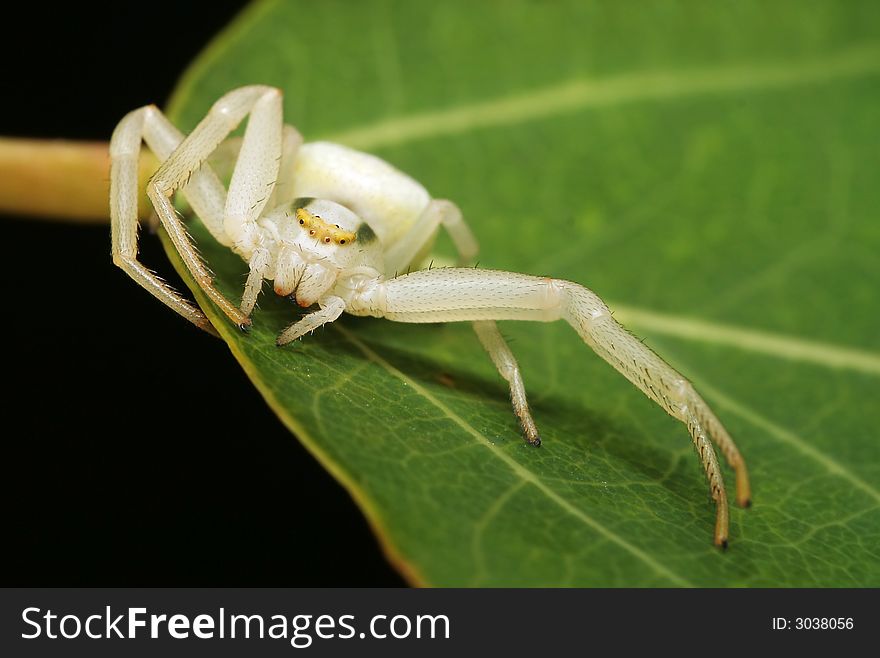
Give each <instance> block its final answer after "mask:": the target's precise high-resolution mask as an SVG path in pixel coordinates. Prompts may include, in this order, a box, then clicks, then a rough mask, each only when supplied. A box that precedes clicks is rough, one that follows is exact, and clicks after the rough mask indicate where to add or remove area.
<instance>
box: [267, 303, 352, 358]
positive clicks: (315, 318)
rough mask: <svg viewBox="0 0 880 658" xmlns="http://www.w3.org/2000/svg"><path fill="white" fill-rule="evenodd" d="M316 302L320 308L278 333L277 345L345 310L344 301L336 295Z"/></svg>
mask: <svg viewBox="0 0 880 658" xmlns="http://www.w3.org/2000/svg"><path fill="white" fill-rule="evenodd" d="M318 304H319V305H320V307H321V308H320V309H318V310H317V311H313V312H312V313H309V314H308V315H305V316H303V317H302V318H300V319H299V320H298V321H296V322H294V323H293V324H292V325H290V326H289V327H287V329H285V330H284V331H282V332H281V333H280V334H279V335H278V338H277V339H276V340H275V344H276V345H278V347H281V346H282V345H286V344H287V343H289V342H291V341H293V340H296V339H297V338H300V337H301V336H304V335H306V334H307V333H309V332H310V331H314V330H315V329H317V328H318V327H321V326H323V325H325V324H327V323H328V322H333V321H334V320H336V319H337V318H338V317H339V316H340V315H342V312H343V311H344V310H345V301H343V299H342V298H341V297H336V296H334V295H330V296H328V297H325V298H324V299H321V300H319V301H318Z"/></svg>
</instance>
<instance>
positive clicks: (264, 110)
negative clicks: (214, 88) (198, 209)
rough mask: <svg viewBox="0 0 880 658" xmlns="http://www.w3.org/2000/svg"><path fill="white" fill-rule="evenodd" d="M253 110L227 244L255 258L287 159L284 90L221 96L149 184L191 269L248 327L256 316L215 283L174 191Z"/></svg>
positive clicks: (228, 211) (228, 213)
mask: <svg viewBox="0 0 880 658" xmlns="http://www.w3.org/2000/svg"><path fill="white" fill-rule="evenodd" d="M248 114H250V121H248V126H247V129H246V130H245V135H244V139H243V140H242V145H241V150H240V152H239V156H238V160H237V161H236V164H235V170H234V171H233V173H232V180H231V182H230V184H229V190H228V192H227V195H226V204H225V208H224V213H223V230H224V233H225V238H226V240H225V242H224V244H226V245H228V246H231V247H232V249H233V250H235V251H236V252H237V253H240V254H242V255H245V254H246V259H247V260H251V259H252V256H253V254H252V253H251V252H252V251H253V244H252V238H253V233H254V229H255V223H256V220H257V218H258V217H259V216H260V214H261V213H262V211H263V209H264V207H265V206H266V202H267V201H268V200H269V197H270V196H271V194H272V191H273V188H274V186H275V181H276V179H277V177H278V169H279V165H280V159H281V144H282V138H281V126H282V119H281V92H280V91H279V90H278V89H275V88H273V87H265V86H261V85H253V86H248V87H241V88H239V89H235V90H233V91H231V92H229V93H227V94H226V95H224V96H223V97H221V98H220V99H219V100H218V101H217V102H215V103H214V105H213V106H212V107H211V109H210V111H209V112H208V114H207V115H206V116H205V118H204V119H202V121H201V122H200V123H199V124H198V125H197V126H196V128H195V129H194V130H193V131H192V132H191V133H190V134H189V135H188V136H187V137H186V138H185V139H184V140H183V141H182V142H181V143H180V145H179V146H178V147H177V148H176V149H175V150H174V152H173V153H172V154H171V156H170V157H168V159H166V160H165V161H164V162H163V163H162V165H161V166H160V167H159V170H158V171H157V172H156V173H155V174H154V176H153V178H152V179H151V180H150V182H149V184H148V185H147V195H148V196H149V197H150V200H151V201H152V202H153V207H154V208H155V209H156V212H157V213H158V215H159V218H160V220H161V221H162V224H163V226H164V227H165V230H166V231H167V232H168V235H169V236H170V237H171V240H172V242H173V243H174V246H175V248H176V249H177V251H178V252H179V253H180V255H181V258H182V259H183V262H184V264H185V265H186V267H187V269H189V271H190V272H191V273H192V275H193V278H194V279H195V280H196V282H197V283H198V284H199V286H200V287H201V288H202V290H203V291H204V292H205V294H206V295H208V297H209V298H210V299H211V301H213V302H214V303H215V304H216V305H217V306H218V307H219V308H220V309H221V310H222V311H223V312H224V313H225V314H226V315H227V317H229V319H230V320H232V321H233V322H234V323H235V324H237V325H238V326H239V327H241V328H242V329H244V328H246V327H247V326H249V325H250V323H251V321H250V318H249V317H248V315H247V314H246V313H243V312H242V311H241V310H240V309H239V308H238V307H236V306H235V305H234V304H232V302H230V301H229V300H228V299H226V297H225V296H224V295H223V294H222V293H221V292H220V291H219V290H217V288H216V287H214V284H213V277H212V276H211V274H210V272H209V271H208V269H207V268H206V267H205V265H204V263H202V261H201V259H200V257H199V255H198V253H197V251H196V249H195V247H194V246H193V244H192V242H191V240H190V238H189V236H188V235H187V234H186V230H185V229H184V226H183V223H182V222H181V221H180V219H179V218H178V217H177V215H176V213H175V211H174V207H173V206H172V204H171V196H172V195H173V194H174V192H175V191H176V190H177V189H179V188H181V187H182V186H184V185H185V184H186V182H187V180H188V179H190V177H191V176H192V175H193V173H194V172H196V171H197V170H198V169H199V168H200V167H201V166H202V165H203V164H204V163H205V160H206V159H207V158H208V157H209V156H210V155H211V153H212V152H213V151H214V150H215V149H216V148H217V146H218V145H219V144H220V143H221V142H222V141H223V140H224V139H226V137H227V136H228V135H229V133H230V132H231V131H232V130H234V129H235V128H236V127H237V126H238V124H239V123H241V121H242V120H243V119H244V117H245V116H247V115H248Z"/></svg>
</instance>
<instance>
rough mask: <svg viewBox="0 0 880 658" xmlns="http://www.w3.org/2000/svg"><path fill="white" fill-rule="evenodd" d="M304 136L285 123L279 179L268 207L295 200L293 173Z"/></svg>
mask: <svg viewBox="0 0 880 658" xmlns="http://www.w3.org/2000/svg"><path fill="white" fill-rule="evenodd" d="M302 143H303V138H302V135H300V133H299V131H298V130H297V129H296V128H294V127H293V126H291V125H290V124H284V127H283V128H282V132H281V164H280V165H279V167H278V181H277V182H276V183H275V189H274V190H273V191H272V197H271V198H270V199H269V203H268V206H267V207H268V208H276V207H278V206H281V205H285V204H288V203H290V202H291V201H293V198H294V197H293V194H294V184H293V183H294V181H293V178H294V176H293V174H294V170H295V168H296V155H297V152H298V151H299V147H300V146H302Z"/></svg>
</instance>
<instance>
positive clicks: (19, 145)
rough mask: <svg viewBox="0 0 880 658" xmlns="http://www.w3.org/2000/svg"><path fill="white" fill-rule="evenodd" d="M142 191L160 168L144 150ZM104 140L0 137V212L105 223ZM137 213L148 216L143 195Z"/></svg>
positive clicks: (106, 163) (106, 161) (107, 164)
mask: <svg viewBox="0 0 880 658" xmlns="http://www.w3.org/2000/svg"><path fill="white" fill-rule="evenodd" d="M144 156H145V157H142V158H141V163H140V181H141V190H143V189H144V187H145V186H146V182H147V180H148V179H149V177H150V176H151V175H152V173H153V172H154V171H155V170H156V168H157V167H158V164H157V162H156V160H155V158H153V157H152V156H151V155H148V154H147V153H146V152H145V153H144ZM109 171H110V162H109V143H108V142H74V141H68V140H61V139H58V140H43V139H15V138H8V137H0V214H9V215H27V216H30V217H34V218H39V219H47V220H61V221H69V222H74V223H98V224H104V223H109V221H110V214H109V207H108V196H109V194H110V176H109ZM141 197H142V198H141V201H140V203H139V214H140V216H141V217H145V216H146V214H145V213H146V212H147V210H146V209H147V207H148V205H147V202H146V196H145V195H143V194H142V195H141Z"/></svg>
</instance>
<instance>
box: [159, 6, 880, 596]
mask: <svg viewBox="0 0 880 658" xmlns="http://www.w3.org/2000/svg"><path fill="white" fill-rule="evenodd" d="M878 32H880V6H878V5H877V4H876V3H871V2H863V3H858V2H852V3H835V2H813V3H810V5H809V9H808V10H805V9H804V7H803V5H802V3H800V2H777V3H774V4H773V5H772V7H767V5H766V4H765V3H761V2H738V3H712V4H709V5H707V4H705V3H699V2H685V3H677V4H674V5H669V4H668V3H639V5H629V4H627V3H595V2H581V1H572V2H559V3H552V4H545V3H535V2H528V1H525V0H522V1H517V2H505V3H493V2H485V3H473V2H466V1H456V2H444V3H432V4H430V5H429V4H423V3H411V2H403V1H400V2H382V1H378V0H376V1H369V2H360V3H347V2H333V1H324V2H320V3H315V2H262V3H258V4H257V5H255V6H254V7H252V8H251V9H249V10H248V11H247V12H246V13H245V14H244V15H243V16H242V17H241V18H240V19H239V20H238V21H237V22H236V23H235V24H233V25H232V26H231V27H230V28H229V29H228V30H227V31H226V32H225V33H224V34H223V35H221V37H219V38H218V39H217V40H216V41H215V42H214V44H213V45H212V46H211V47H210V48H209V49H208V50H207V51H206V52H205V53H204V54H203V56H202V57H201V58H200V59H199V60H197V61H196V63H195V64H194V65H193V66H192V68H191V69H190V70H189V71H188V73H187V74H186V76H185V77H184V79H183V80H182V82H181V85H180V87H179V88H178V91H177V94H176V96H175V98H174V100H173V102H172V108H171V113H172V115H173V116H174V118H175V120H176V121H178V122H179V125H181V127H183V128H184V129H187V130H189V129H191V128H192V127H193V126H194V125H195V123H196V122H197V121H198V120H199V119H200V118H201V117H202V116H203V115H204V113H205V112H206V110H207V109H208V108H209V107H210V105H211V103H212V102H213V101H214V100H216V98H218V97H219V96H220V95H222V94H223V93H224V92H226V91H228V90H229V89H231V88H233V87H236V86H239V85H242V84H249V83H257V82H259V83H265V84H271V85H276V86H278V87H280V88H282V89H283V90H284V91H285V115H286V119H287V121H289V122H290V123H293V124H295V125H296V126H297V127H298V128H299V129H300V131H301V132H302V133H303V134H304V135H305V136H306V139H309V140H314V139H319V138H321V139H323V138H327V139H333V140H335V141H339V142H342V143H345V144H348V145H351V146H354V147H357V148H361V149H364V150H368V151H370V152H374V153H376V154H378V155H380V156H382V157H384V158H386V159H388V160H389V161H390V162H392V163H393V164H394V165H396V166H397V167H399V168H400V169H402V170H404V171H406V172H408V173H410V174H411V175H413V176H414V177H415V178H417V179H418V180H420V181H421V182H423V183H424V184H425V185H426V187H428V189H429V190H430V191H431V192H432V194H434V195H435V196H437V197H447V198H451V199H454V200H455V201H456V202H457V203H458V204H459V205H460V206H461V207H462V209H463V211H464V213H465V216H466V217H467V218H468V219H469V221H470V223H471V225H472V226H473V228H474V231H475V232H476V234H477V237H478V238H479V239H480V241H481V245H482V252H481V265H483V266H485V267H491V268H493V269H508V270H513V271H519V272H526V273H530V274H538V275H552V276H556V277H560V278H566V279H571V280H574V281H578V282H580V283H583V284H585V285H587V286H589V287H591V288H592V289H594V290H595V291H596V292H598V293H599V294H600V295H602V296H603V297H604V298H605V299H606V300H608V301H609V303H610V304H611V306H612V308H613V309H615V311H616V317H617V318H618V319H619V320H621V321H622V322H624V323H625V324H627V325H628V326H629V327H630V328H631V329H633V330H634V331H636V332H637V333H638V334H639V335H641V336H643V337H645V338H646V340H647V342H648V344H649V345H650V346H651V347H652V348H654V349H655V350H656V351H657V352H658V353H660V354H661V356H663V357H664V358H666V359H667V360H668V361H669V362H670V363H671V364H672V365H673V366H675V367H677V368H678V369H680V370H681V371H682V372H683V373H684V374H685V375H686V376H688V377H689V378H690V379H692V380H693V381H694V383H695V385H696V386H697V388H698V390H699V391H700V392H701V393H703V395H704V397H705V398H706V399H707V401H708V402H709V403H710V404H711V405H712V406H713V408H714V409H715V410H716V412H717V413H718V415H719V416H720V417H721V419H722V421H723V422H724V423H725V424H726V425H727V427H728V429H729V430H730V432H731V434H732V435H733V436H734V438H735V439H736V440H737V442H738V444H739V446H740V448H741V450H742V452H743V454H744V455H745V457H746V459H747V461H748V464H749V467H750V471H751V475H752V479H753V488H754V494H755V497H754V506H753V508H752V509H750V510H748V511H743V510H739V509H731V514H732V519H731V549H730V550H729V551H727V552H726V553H722V552H719V551H717V550H715V549H714V548H713V547H712V545H711V536H712V526H713V522H714V512H713V507H712V504H711V501H710V500H709V498H708V493H707V488H706V485H705V482H704V478H703V475H702V473H701V469H700V467H699V464H698V461H697V459H696V458H695V455H694V453H693V449H692V448H691V444H690V441H689V438H688V435H687V432H686V430H685V429H684V427H683V426H682V425H681V424H679V423H678V422H676V421H674V420H673V419H671V418H669V417H668V416H666V415H665V414H664V412H663V411H662V410H660V409H659V408H658V407H656V406H654V405H653V403H651V402H650V401H649V400H647V399H646V398H645V397H644V396H642V394H641V393H639V392H638V391H637V390H636V389H635V388H633V387H632V386H630V385H629V384H628V382H626V381H625V380H624V379H623V378H621V377H620V376H619V375H618V374H617V373H616V372H614V371H613V370H612V369H611V368H609V367H608V366H607V365H606V364H605V363H604V362H603V361H601V360H600V359H599V358H598V357H596V356H595V355H594V354H592V353H591V352H590V350H589V349H588V348H587V347H585V346H584V345H583V343H581V342H580V340H579V339H578V337H577V336H576V334H575V333H574V332H573V331H572V330H571V329H570V328H569V327H568V326H567V325H564V324H562V323H555V324H538V323H503V324H502V332H503V333H504V334H505V335H506V336H508V337H509V338H510V340H511V342H512V347H513V350H514V352H515V353H516V356H517V357H518V359H519V362H520V365H521V367H522V370H523V373H524V378H525V382H526V386H527V389H528V390H529V392H530V400H531V403H532V407H533V412H534V415H535V418H536V421H537V422H538V424H539V428H540V430H541V433H542V436H543V439H544V445H543V447H541V448H540V449H533V448H530V447H529V446H527V445H525V444H524V442H523V441H522V439H521V438H520V436H519V433H518V428H517V423H516V420H515V418H514V416H513V414H512V412H511V409H510V404H509V401H508V396H507V391H506V385H505V383H504V382H503V380H501V379H500V378H499V377H498V375H497V373H496V372H495V371H494V368H493V366H492V364H491V362H490V361H489V359H488V357H486V356H485V354H483V352H482V350H481V348H480V345H479V343H478V342H477V340H476V337H475V336H474V335H473V333H472V331H471V330H470V328H469V326H467V325H465V324H462V325H457V324H447V325H403V324H395V323H391V322H387V321H384V320H376V319H360V318H353V317H350V316H345V317H344V318H343V319H341V320H340V321H338V322H337V323H335V324H334V325H333V326H332V327H328V328H326V329H325V330H323V331H320V332H317V333H316V334H315V335H313V336H309V337H307V338H306V339H305V340H303V341H301V342H299V343H297V344H296V345H294V346H292V347H289V348H286V349H278V348H276V347H275V346H274V338H275V336H276V334H277V333H279V332H280V331H281V330H282V329H283V328H284V327H285V326H286V325H287V324H289V323H290V322H292V321H294V320H295V319H296V318H297V317H298V316H299V314H300V311H299V310H298V309H297V308H296V307H295V306H294V305H291V304H290V303H289V302H285V301H284V300H279V299H277V298H275V297H274V295H272V294H271V292H270V291H269V288H268V286H267V287H266V291H267V292H266V294H265V296H264V297H263V298H262V300H261V306H260V308H259V310H258V311H257V312H256V313H255V315H254V328H253V330H252V331H251V332H250V333H249V334H246V335H243V334H240V333H238V332H237V331H236V330H235V329H234V328H233V327H232V326H231V325H230V324H229V323H228V322H227V321H226V320H225V319H224V318H223V317H221V316H219V315H218V314H217V312H216V311H215V310H214V309H213V307H211V306H210V305H209V303H208V302H207V301H206V299H205V298H204V297H203V296H202V295H201V294H200V292H199V291H198V290H194V292H195V293H196V295H197V297H198V300H199V302H200V304H201V305H202V307H203V308H206V310H207V311H208V313H209V314H210V315H211V316H212V320H213V321H214V322H215V324H216V325H217V326H218V328H219V329H220V331H221V333H222V334H223V338H224V339H225V340H226V341H227V342H228V343H229V346H230V348H231V350H232V353H233V354H234V355H235V357H236V358H237V359H238V360H239V362H240V363H241V365H242V367H243V368H244V369H245V370H246V371H247V373H248V375H249V376H250V377H251V378H252V380H253V381H254V383H255V385H256V386H257V387H258V388H259V390H260V391H261V392H262V394H263V395H264V396H265V398H266V400H267V401H268V402H269V404H270V405H271V407H272V408H273V409H274V410H275V412H276V413H278V415H279V416H280V417H281V419H282V420H283V421H284V422H285V423H286V424H287V426H288V427H289V428H290V429H291V430H292V431H293V432H294V433H295V434H296V436H297V437H298V438H299V439H300V440H301V441H303V442H304V443H305V444H306V445H307V446H308V447H309V448H310V449H311V450H312V451H313V452H314V453H315V454H316V455H317V456H318V458H319V459H320V460H321V461H322V463H323V464H325V466H326V467H327V468H328V469H329V470H330V471H331V472H332V473H333V474H334V475H335V476H336V477H337V478H338V479H339V480H340V481H341V482H342V483H343V484H344V486H346V487H347V488H348V489H349V491H350V492H351V493H352V495H353V497H354V498H355V500H356V501H357V503H358V505H360V507H361V508H362V509H363V511H364V513H365V514H366V515H367V517H368V518H369V520H370V521H371V523H372V525H373V526H374V528H375V530H376V533H377V536H378V537H379V539H380V541H381V542H382V544H383V546H384V547H385V549H386V552H387V553H388V554H389V556H390V557H391V559H392V560H393V561H394V562H395V563H396V564H397V565H398V566H399V567H400V568H401V570H402V571H403V572H404V573H405V574H406V575H407V576H408V577H409V578H410V579H411V581H412V582H414V583H420V584H430V585H526V586H531V585H535V586H537V585H541V586H555V585H601V586H669V585H694V586H860V585H872V586H878V585H880V548H878V547H880V442H878V440H877V431H876V426H877V423H878V414H880V409H878V407H877V404H876V401H877V399H878V397H880V332H878V331H877V328H878V323H877V318H878V317H880V315H878V310H880V309H878V302H877V290H878V289H880V262H878V257H877V254H878V248H880V223H878V221H877V220H878V207H880V194H878V187H877V184H876V172H877V171H878V170H880V148H878V147H880V141H878V129H877V117H878V116H880V84H878V83H880V33H878ZM193 232H194V233H195V235H196V237H197V238H198V241H199V244H200V248H201V250H202V253H203V254H204V256H205V257H206V259H207V261H208V262H209V263H210V265H211V267H212V269H213V270H214V271H215V273H216V274H217V276H218V284H219V285H220V287H221V289H222V290H223V291H224V292H225V293H226V294H227V295H228V296H229V297H230V298H232V299H236V300H237V299H238V298H239V296H240V293H241V287H242V284H243V281H244V273H245V272H246V267H245V265H244V263H242V262H241V261H240V260H239V259H238V258H237V257H235V256H234V255H232V254H231V253H230V252H228V251H225V250H224V249H222V248H219V247H218V246H217V245H216V244H215V243H213V242H212V241H211V239H210V238H209V237H208V236H207V235H206V234H205V233H204V230H203V229H202V228H201V227H200V226H199V225H198V224H195V225H194V226H193ZM437 251H438V253H439V254H440V255H446V256H449V255H451V253H452V252H451V247H450V245H449V243H448V241H447V240H445V239H442V238H441V240H440V242H439V244H438V248H437ZM171 256H172V258H175V257H174V254H173V253H172V254H171ZM175 260H176V259H175ZM176 262H177V265H178V266H179V261H177V260H176ZM188 281H189V279H188ZM189 283H191V281H189ZM725 474H726V476H727V481H728V483H729V485H732V481H733V478H732V474H731V473H730V471H729V470H725ZM730 491H731V493H732V487H731V488H730Z"/></svg>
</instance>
